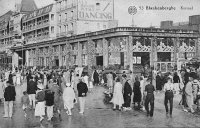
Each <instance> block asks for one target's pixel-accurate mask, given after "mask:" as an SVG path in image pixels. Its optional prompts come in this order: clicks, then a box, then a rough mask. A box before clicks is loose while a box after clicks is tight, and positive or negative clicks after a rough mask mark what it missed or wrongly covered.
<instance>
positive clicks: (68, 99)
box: [63, 83, 75, 115]
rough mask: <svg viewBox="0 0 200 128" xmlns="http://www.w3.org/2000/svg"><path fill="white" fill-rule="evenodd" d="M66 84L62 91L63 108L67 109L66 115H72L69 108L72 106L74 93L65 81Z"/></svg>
mask: <svg viewBox="0 0 200 128" xmlns="http://www.w3.org/2000/svg"><path fill="white" fill-rule="evenodd" d="M66 86H67V87H65V88H64V91H63V102H64V109H66V110H67V112H66V113H67V114H68V115H72V112H71V109H72V108H73V107H74V99H75V93H74V90H73V88H72V87H71V85H70V83H67V84H66Z"/></svg>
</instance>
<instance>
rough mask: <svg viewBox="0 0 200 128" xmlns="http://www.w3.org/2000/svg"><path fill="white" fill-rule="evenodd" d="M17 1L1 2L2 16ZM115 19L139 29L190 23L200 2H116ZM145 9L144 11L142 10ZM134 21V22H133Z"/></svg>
mask: <svg viewBox="0 0 200 128" xmlns="http://www.w3.org/2000/svg"><path fill="white" fill-rule="evenodd" d="M15 1H20V0H0V10H1V11H0V15H2V14H4V13H6V12H7V11H8V10H11V9H12V10H13V9H14V5H15ZM53 1H54V0H35V2H36V5H37V6H38V7H43V6H46V5H48V4H51V3H52V2H53ZM114 3H115V8H114V10H115V13H114V16H115V19H116V20H118V25H119V26H130V25H132V24H133V23H134V25H135V26H137V27H149V26H157V27H159V26H160V21H164V20H172V21H174V22H185V21H189V16H191V15H200V0H115V1H114ZM130 6H135V7H136V8H137V13H136V14H135V15H130V14H129V13H128V8H129V7H130ZM147 6H150V7H155V6H156V7H162V6H163V7H173V8H175V10H147V9H146V7H147ZM182 6H183V7H192V10H183V9H181V7H182ZM142 8H143V10H142ZM132 21H133V22H132Z"/></svg>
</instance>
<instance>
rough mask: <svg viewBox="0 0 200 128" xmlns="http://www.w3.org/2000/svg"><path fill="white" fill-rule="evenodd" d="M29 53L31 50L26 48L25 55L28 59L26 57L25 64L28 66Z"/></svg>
mask: <svg viewBox="0 0 200 128" xmlns="http://www.w3.org/2000/svg"><path fill="white" fill-rule="evenodd" d="M29 54H30V52H29V51H28V50H26V51H25V57H26V59H25V65H26V66H29V65H30V64H29V57H30V56H29Z"/></svg>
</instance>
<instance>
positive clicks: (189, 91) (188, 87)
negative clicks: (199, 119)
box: [185, 73, 194, 113]
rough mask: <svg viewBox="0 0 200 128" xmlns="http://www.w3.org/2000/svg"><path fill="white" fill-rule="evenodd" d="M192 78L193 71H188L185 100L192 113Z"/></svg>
mask: <svg viewBox="0 0 200 128" xmlns="http://www.w3.org/2000/svg"><path fill="white" fill-rule="evenodd" d="M193 78H194V73H190V74H189V81H188V83H187V84H186V86H185V95H186V102H187V105H188V107H189V109H190V110H191V113H194V109H193V103H194V100H193V88H192V83H193Z"/></svg>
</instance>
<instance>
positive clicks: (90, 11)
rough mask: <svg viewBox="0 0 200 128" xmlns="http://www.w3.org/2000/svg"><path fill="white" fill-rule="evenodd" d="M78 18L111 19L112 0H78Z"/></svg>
mask: <svg viewBox="0 0 200 128" xmlns="http://www.w3.org/2000/svg"><path fill="white" fill-rule="evenodd" d="M78 19H79V20H95V21H106V20H113V0H78Z"/></svg>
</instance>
